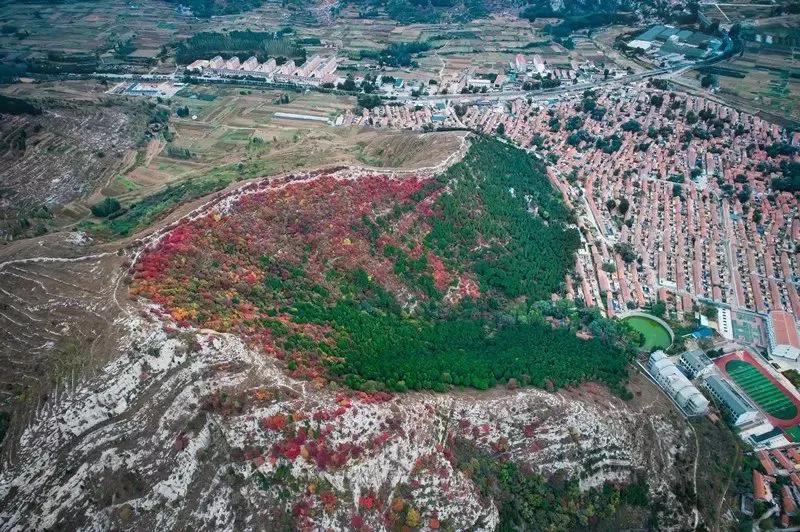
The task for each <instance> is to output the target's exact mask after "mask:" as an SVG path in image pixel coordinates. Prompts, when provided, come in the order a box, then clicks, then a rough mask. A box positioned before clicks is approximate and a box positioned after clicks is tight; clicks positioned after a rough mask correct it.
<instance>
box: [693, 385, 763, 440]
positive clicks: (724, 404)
mask: <svg viewBox="0 0 800 532" xmlns="http://www.w3.org/2000/svg"><path fill="white" fill-rule="evenodd" d="M705 382H706V388H708V391H709V393H711V396H712V397H713V398H714V400H715V401H716V402H717V404H718V405H719V407H720V410H722V411H723V412H725V414H726V415H727V416H728V417H729V418H730V420H731V422H732V423H733V425H734V426H736V427H739V426H741V425H745V424H747V423H750V422H753V421H755V420H756V419H758V416H759V414H758V410H757V409H756V407H755V406H753V405H752V404H751V403H750V401H748V400H747V399H745V398H744V397H742V396H741V395H739V394H738V393H736V390H734V389H733V387H732V386H731V385H730V384H728V382H727V381H725V380H723V379H722V378H720V377H719V376H718V375H712V376H710V377H709V378H708V379H706V381H705Z"/></svg>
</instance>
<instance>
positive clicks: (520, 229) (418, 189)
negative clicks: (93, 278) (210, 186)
mask: <svg viewBox="0 0 800 532" xmlns="http://www.w3.org/2000/svg"><path fill="white" fill-rule="evenodd" d="M572 216H573V215H572V213H571V212H570V211H569V210H568V209H567V207H566V206H565V205H564V203H563V202H562V200H561V198H560V196H559V195H558V194H557V193H556V192H555V191H554V189H553V187H552V185H551V184H550V182H549V180H548V179H547V176H546V174H545V171H544V166H543V164H542V163H540V162H539V161H537V160H536V159H533V158H532V157H531V156H530V155H529V154H527V153H526V152H524V151H523V150H520V149H518V148H515V147H513V146H510V145H508V144H505V143H503V142H501V141H498V140H495V139H490V138H482V137H479V138H475V139H473V142H472V146H471V148H470V149H469V151H468V153H467V154H466V156H465V158H464V160H463V161H461V162H460V163H458V164H456V165H454V166H452V167H451V168H450V169H449V170H447V171H446V172H445V173H443V174H442V175H440V176H439V177H438V178H437V179H415V178H410V177H409V178H403V179H392V178H389V177H387V176H380V175H377V176H376V175H373V176H365V177H363V178H359V179H358V180H352V179H344V180H343V179H337V178H334V177H332V176H327V175H323V176H321V177H319V178H318V179H316V180H312V181H310V182H304V183H290V184H288V185H287V186H286V187H284V188H282V189H279V190H271V189H268V190H266V191H264V192H259V193H257V194H252V195H248V196H245V197H244V198H243V199H242V200H241V201H240V202H239V203H238V204H237V205H236V207H235V208H234V210H233V211H232V212H231V213H229V214H227V215H225V216H218V215H215V216H207V217H204V218H201V219H199V220H196V221H193V222H190V223H186V224H183V225H181V226H179V227H178V228H177V229H176V230H174V231H173V233H171V234H170V235H169V236H168V237H167V238H166V239H165V240H164V241H163V242H162V243H161V244H160V245H159V246H158V248H157V249H155V250H152V251H150V252H149V253H148V254H146V255H145V256H144V257H143V258H142V260H141V261H140V262H139V263H138V264H137V266H136V274H135V276H134V280H133V283H132V286H131V292H132V294H134V295H144V296H146V297H149V298H151V299H153V300H154V301H156V302H157V303H159V304H161V305H162V306H163V307H164V308H165V312H168V313H169V314H170V315H171V316H172V318H173V319H175V320H176V321H178V323H179V324H180V325H182V326H190V325H195V326H202V327H206V328H212V329H217V330H223V331H230V332H237V333H239V334H241V335H242V336H244V337H245V338H248V339H249V340H250V341H251V342H252V343H253V344H255V345H258V346H260V347H262V348H263V349H265V350H266V351H268V352H270V353H273V354H274V355H275V356H277V357H278V358H281V359H284V360H286V363H287V368H288V370H289V371H291V372H292V374H293V375H294V376H296V377H305V378H309V379H315V380H323V381H324V380H326V379H335V380H338V381H340V382H342V383H344V384H347V385H348V386H350V387H352V388H356V389H362V390H384V389H388V390H393V391H404V390H407V389H416V390H419V389H432V390H437V391H445V390H447V389H448V388H450V387H452V386H471V387H475V388H479V389H486V388H488V387H491V386H494V385H496V384H505V383H509V382H512V381H513V382H516V383H518V384H520V385H526V384H530V385H534V386H539V387H546V388H550V389H554V388H556V387H559V386H564V385H575V384H579V383H580V382H582V381H585V380H598V381H601V382H604V383H606V384H607V385H609V386H610V387H611V388H612V389H614V390H615V391H617V392H618V393H620V394H622V395H624V394H625V391H624V388H623V383H624V381H625V379H626V377H627V371H626V368H627V364H628V361H629V360H630V358H629V356H630V351H629V350H628V346H627V343H626V340H625V337H624V334H621V332H620V329H619V328H618V327H617V325H616V322H612V321H611V320H605V319H603V318H602V317H600V316H599V314H596V313H592V312H579V313H578V314H576V315H578V316H579V317H578V318H577V323H578V325H579V326H588V327H589V330H590V331H592V332H593V334H594V335H595V338H593V339H591V340H581V339H579V338H577V337H576V336H575V331H574V330H571V329H569V328H566V327H561V328H554V327H553V326H552V325H551V324H550V323H549V322H548V319H547V318H546V317H547V316H549V317H551V318H553V319H557V320H558V319H560V320H564V318H566V317H568V315H569V314H572V313H574V311H573V310H570V308H567V307H570V306H571V305H572V303H570V302H565V303H566V306H564V305H561V306H553V305H551V304H550V303H549V301H543V302H542V303H538V302H537V301H539V300H549V298H550V296H551V294H553V293H560V292H561V291H562V281H563V280H564V277H565V275H567V274H568V273H569V272H570V271H571V270H572V268H573V266H574V260H575V251H576V249H577V248H578V246H579V243H580V240H579V235H578V232H577V230H576V229H575V228H574V227H573V226H572V224H571V222H572Z"/></svg>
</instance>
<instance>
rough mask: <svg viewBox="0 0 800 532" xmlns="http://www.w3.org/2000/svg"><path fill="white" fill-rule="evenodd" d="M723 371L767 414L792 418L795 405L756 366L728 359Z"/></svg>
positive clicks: (795, 408)
mask: <svg viewBox="0 0 800 532" xmlns="http://www.w3.org/2000/svg"><path fill="white" fill-rule="evenodd" d="M725 371H727V372H728V375H730V376H731V378H732V379H733V380H734V381H736V384H738V385H739V386H740V387H741V388H742V389H743V390H744V391H745V392H747V395H749V396H750V397H751V398H752V399H753V400H754V401H755V402H756V403H757V404H758V406H760V407H761V408H762V409H763V410H764V411H765V412H766V413H767V414H769V415H771V416H773V417H775V418H777V419H792V418H793V417H795V416H796V415H797V407H796V406H795V405H794V403H793V402H792V401H791V399H789V398H788V397H786V395H785V394H784V393H783V392H782V391H781V390H779V389H778V388H777V387H776V386H775V385H774V384H773V383H772V382H771V381H770V380H769V379H768V378H767V377H766V376H765V375H764V374H763V373H761V372H760V371H759V370H758V368H756V367H755V366H753V365H752V364H750V363H749V362H745V361H743V360H730V361H729V362H728V363H727V364H725Z"/></svg>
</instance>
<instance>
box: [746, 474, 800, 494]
mask: <svg viewBox="0 0 800 532" xmlns="http://www.w3.org/2000/svg"><path fill="white" fill-rule="evenodd" d="M793 475H795V476H796V475H797V474H796V473H793ZM798 481H800V478H798ZM753 497H755V499H756V500H757V501H768V502H770V501H772V488H771V487H770V485H769V483H768V482H767V479H766V478H765V477H764V475H762V474H761V472H760V471H759V470H757V469H753Z"/></svg>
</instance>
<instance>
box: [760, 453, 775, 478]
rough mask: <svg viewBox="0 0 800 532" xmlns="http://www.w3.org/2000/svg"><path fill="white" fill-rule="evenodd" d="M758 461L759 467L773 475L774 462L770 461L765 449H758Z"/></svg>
mask: <svg viewBox="0 0 800 532" xmlns="http://www.w3.org/2000/svg"><path fill="white" fill-rule="evenodd" d="M758 461H759V462H761V467H763V468H764V471H766V472H767V475H775V474H776V473H777V470H776V469H775V464H773V463H772V460H771V459H770V457H769V455H768V454H767V451H758Z"/></svg>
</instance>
